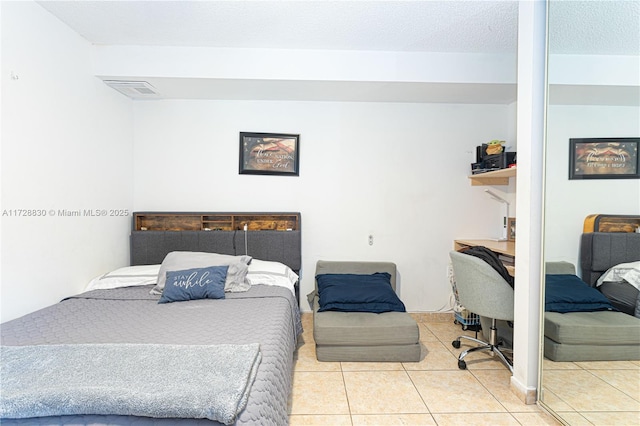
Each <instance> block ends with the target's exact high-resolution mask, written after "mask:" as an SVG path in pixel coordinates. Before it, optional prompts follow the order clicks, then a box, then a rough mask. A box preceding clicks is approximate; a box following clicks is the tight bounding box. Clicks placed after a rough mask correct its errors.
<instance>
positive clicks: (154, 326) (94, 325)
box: [0, 285, 302, 426]
mask: <svg viewBox="0 0 640 426" xmlns="http://www.w3.org/2000/svg"><path fill="white" fill-rule="evenodd" d="M151 287H153V286H152V285H151V286H140V287H125V288H117V289H110V290H95V291H90V292H86V293H82V294H79V295H77V296H73V297H70V298H68V299H65V300H63V301H61V302H60V303H57V304H55V305H52V306H50V307H47V308H44V309H42V310H39V311H36V312H34V313H32V314H29V315H26V316H24V317H21V318H18V319H15V320H13V321H8V322H6V323H4V324H2V328H1V330H0V334H1V343H2V345H13V346H15V345H43V344H73V343H137V344H141V343H149V344H182V345H215V344H249V343H259V344H260V351H261V355H262V362H261V363H260V366H259V368H258V372H257V375H256V379H255V382H254V383H253V385H252V387H251V391H250V394H249V399H248V402H247V405H246V407H245V409H244V410H243V411H242V412H241V413H240V415H239V416H238V419H237V421H236V423H235V424H237V425H255V424H261V425H283V424H287V423H288V417H287V402H288V398H289V394H290V392H291V372H292V368H293V352H294V350H295V348H296V339H297V336H298V335H299V334H300V333H301V332H302V326H301V322H300V313H299V310H298V306H297V303H296V300H295V298H294V295H293V294H292V292H291V291H290V290H288V289H286V288H283V287H274V286H265V285H255V286H253V287H251V289H250V290H249V291H247V292H245V293H227V294H226V299H219V300H213V299H203V300H192V301H188V302H176V303H169V304H158V303H157V301H158V298H159V296H155V295H151V294H149V290H150V289H151ZM149 368H162V366H161V365H150V366H149ZM194 374H197V371H196V372H194ZM2 424H3V425H26V424H29V425H45V424H46V425H66V424H75V425H77V424H117V425H133V424H135V425H138V426H139V425H146V424H149V425H151V424H153V425H174V424H180V425H183V424H184V425H195V424H198V425H216V424H219V423H217V422H213V421H210V420H202V419H152V418H141V417H134V416H98V415H85V416H62V417H54V418H50V417H45V418H35V419H34V418H31V419H23V420H3V421H2Z"/></svg>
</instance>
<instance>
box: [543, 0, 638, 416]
mask: <svg viewBox="0 0 640 426" xmlns="http://www.w3.org/2000/svg"><path fill="white" fill-rule="evenodd" d="M548 36H549V50H548V53H549V55H548V79H547V82H548V94H549V96H548V104H547V128H546V140H545V144H546V145H545V195H544V197H545V207H544V218H545V219H544V222H545V223H544V232H543V238H544V240H543V247H544V261H545V262H552V261H566V262H571V263H573V264H574V265H575V267H576V272H577V274H578V275H580V264H579V263H580V260H579V259H580V238H581V234H582V227H583V222H584V219H585V217H586V216H588V215H590V214H636V215H637V214H640V180H638V179H589V180H586V179H585V180H575V179H574V180H572V179H569V176H570V171H569V167H570V142H569V141H570V139H572V138H607V137H613V138H621V137H640V2H639V1H561V0H550V1H549V3H548ZM543 300H544V299H543ZM541 309H542V310H543V311H544V306H542V307H541ZM543 315H544V312H543ZM542 329H543V331H542V332H543V333H544V327H543V328H542ZM540 401H541V403H542V405H544V406H545V407H546V408H548V409H549V410H551V411H552V412H553V413H554V414H555V415H557V417H558V418H559V419H561V421H562V422H564V423H566V424H569V425H591V424H593V425H612V424H621V425H622V424H624V425H626V424H640V361H598V362H595V361H593V362H571V361H568V362H554V361H551V360H549V359H546V358H545V359H544V360H543V361H542V368H541V371H540Z"/></svg>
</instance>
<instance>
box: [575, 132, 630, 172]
mask: <svg viewBox="0 0 640 426" xmlns="http://www.w3.org/2000/svg"><path fill="white" fill-rule="evenodd" d="M639 146H640V138H591V139H569V179H640V157H638V147H639Z"/></svg>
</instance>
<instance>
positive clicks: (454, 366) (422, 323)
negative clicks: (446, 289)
mask: <svg viewBox="0 0 640 426" xmlns="http://www.w3.org/2000/svg"><path fill="white" fill-rule="evenodd" d="M414 317H415V318H416V320H417V321H418V324H419V327H420V340H421V343H422V345H423V356H422V359H421V361H420V362H411V363H393V362H392V363H377V362H371V363H369V362H319V361H317V360H316V357H315V347H314V343H313V324H312V321H313V317H312V315H311V314H303V325H304V330H305V331H304V335H303V337H302V343H301V345H300V347H299V349H298V351H297V353H296V358H295V359H296V364H295V367H294V376H293V392H292V396H291V400H290V402H289V421H290V424H291V425H292V426H297V425H353V426H356V425H465V426H466V425H492V426H493V425H536V426H538V425H559V424H560V423H559V422H558V421H556V420H555V419H554V418H553V417H552V416H550V415H548V414H547V413H545V412H544V411H543V410H542V409H541V408H540V407H538V406H536V405H526V404H524V403H522V402H521V401H520V400H519V399H518V398H517V397H516V396H515V395H514V394H513V393H512V392H511V391H510V389H509V377H510V374H509V371H508V370H507V369H506V368H505V367H504V365H502V364H501V363H500V362H499V361H498V360H497V359H494V358H492V357H490V356H489V355H487V354H483V353H477V352H476V353H473V354H470V355H469V356H467V358H466V359H467V365H468V369H467V370H465V371H463V370H460V369H458V363H457V356H458V354H459V353H460V351H462V350H464V349H465V348H467V347H468V345H466V343H465V342H464V341H463V342H462V347H461V348H460V349H455V348H453V346H451V342H452V341H453V340H454V339H455V338H456V337H457V336H459V335H460V334H462V333H464V334H469V335H474V334H475V333H474V332H472V331H464V332H463V331H462V329H461V327H460V326H459V325H455V324H454V323H453V317H452V316H451V317H449V316H446V315H445V316H443V315H414Z"/></svg>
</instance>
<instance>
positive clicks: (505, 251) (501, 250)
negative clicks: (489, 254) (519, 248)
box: [453, 240, 516, 277]
mask: <svg viewBox="0 0 640 426" xmlns="http://www.w3.org/2000/svg"><path fill="white" fill-rule="evenodd" d="M474 246H485V247H486V248H488V249H489V250H491V251H494V252H496V253H498V256H499V257H500V260H502V263H504V266H505V267H506V268H507V271H509V275H511V276H514V277H515V275H516V267H515V261H516V243H515V242H513V241H493V240H454V241H453V248H454V250H457V251H460V250H462V249H463V248H466V247H474Z"/></svg>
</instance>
